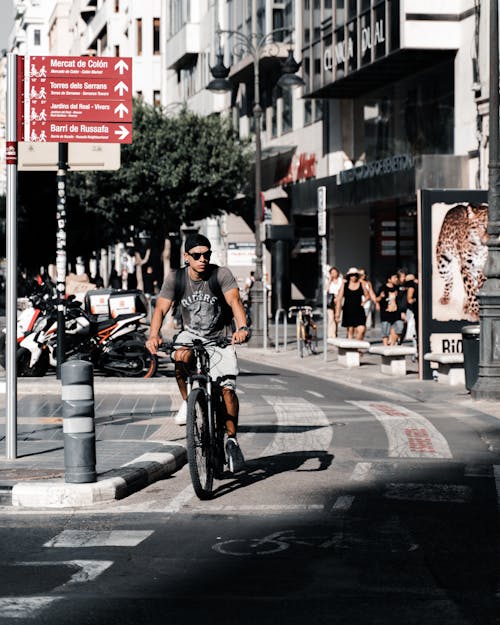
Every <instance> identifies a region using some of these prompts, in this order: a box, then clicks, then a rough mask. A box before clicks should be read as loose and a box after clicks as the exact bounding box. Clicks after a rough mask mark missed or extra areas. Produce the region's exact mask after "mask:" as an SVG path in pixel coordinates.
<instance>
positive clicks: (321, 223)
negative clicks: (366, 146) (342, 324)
mask: <svg viewBox="0 0 500 625" xmlns="http://www.w3.org/2000/svg"><path fill="white" fill-rule="evenodd" d="M318 235H319V237H320V240H321V271H320V280H321V293H322V304H323V360H324V361H325V362H326V361H327V360H328V318H327V308H326V305H327V293H326V290H325V271H326V262H327V254H326V187H318Z"/></svg>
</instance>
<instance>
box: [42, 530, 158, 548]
mask: <svg viewBox="0 0 500 625" xmlns="http://www.w3.org/2000/svg"><path fill="white" fill-rule="evenodd" d="M152 533H153V530H109V531H107V530H103V531H95V530H63V531H62V532H61V533H60V534H58V535H57V536H54V538H51V539H50V540H49V541H47V542H46V543H45V544H44V545H43V546H44V547H136V546H137V545H138V544H139V543H142V541H143V540H146V538H148V537H149V536H151V534H152Z"/></svg>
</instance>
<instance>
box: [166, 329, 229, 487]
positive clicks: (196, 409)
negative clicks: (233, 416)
mask: <svg viewBox="0 0 500 625" xmlns="http://www.w3.org/2000/svg"><path fill="white" fill-rule="evenodd" d="M230 344H231V340H230V339H227V338H225V337H223V338H218V339H213V340H205V341H202V340H201V339H194V340H193V341H192V342H191V343H187V342H186V341H183V342H182V345H181V344H176V343H169V344H167V348H168V349H176V348H178V347H181V346H182V347H188V348H189V349H191V350H192V351H193V361H194V365H193V370H192V371H191V372H190V373H189V375H188V379H187V391H188V396H187V416H186V441H187V459H188V464H189V473H190V475H191V481H192V483H193V488H194V492H195V493H196V495H197V496H198V497H199V498H200V499H210V498H211V497H212V495H213V482H214V478H215V479H222V476H223V473H224V465H225V464H227V462H226V454H225V451H224V436H225V416H226V415H225V407H224V401H223V399H222V393H221V389H220V386H219V385H218V384H217V383H216V381H215V380H213V379H212V377H211V375H210V355H209V352H208V350H207V348H210V346H211V345H213V346H217V347H227V346H228V345H230Z"/></svg>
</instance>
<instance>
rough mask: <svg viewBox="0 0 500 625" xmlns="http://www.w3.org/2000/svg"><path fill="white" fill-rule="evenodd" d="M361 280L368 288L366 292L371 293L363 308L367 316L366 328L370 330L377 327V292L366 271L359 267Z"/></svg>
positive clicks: (366, 298) (365, 299)
mask: <svg viewBox="0 0 500 625" xmlns="http://www.w3.org/2000/svg"><path fill="white" fill-rule="evenodd" d="M358 270H359V279H360V280H361V282H362V283H363V285H364V286H365V287H366V290H367V291H368V293H369V297H365V298H364V301H363V308H364V310H365V315H366V328H367V329H368V330H369V329H370V328H374V327H375V307H376V303H377V297H376V295H375V291H374V289H373V285H372V283H371V281H370V280H369V279H368V276H367V275H366V271H365V270H364V269H363V268H362V267H359V269H358Z"/></svg>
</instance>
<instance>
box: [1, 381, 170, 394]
mask: <svg viewBox="0 0 500 625" xmlns="http://www.w3.org/2000/svg"><path fill="white" fill-rule="evenodd" d="M94 392H95V395H109V394H111V393H120V394H121V395H135V394H136V393H157V394H159V393H167V394H170V393H173V392H175V393H178V390H177V383H176V381H175V378H167V377H165V378H149V379H147V380H145V379H136V378H132V379H131V378H94ZM3 393H5V380H0V394H3ZM40 393H43V394H44V395H60V394H61V381H60V380H57V379H56V378H19V379H18V380H17V394H18V395H37V394H40Z"/></svg>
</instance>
